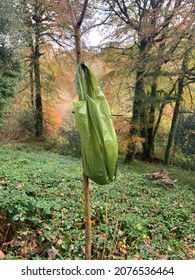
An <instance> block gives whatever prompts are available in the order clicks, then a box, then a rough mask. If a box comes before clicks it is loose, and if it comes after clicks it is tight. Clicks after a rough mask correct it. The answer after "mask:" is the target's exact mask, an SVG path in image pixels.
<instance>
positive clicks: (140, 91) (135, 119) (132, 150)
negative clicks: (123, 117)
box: [125, 39, 147, 163]
mask: <svg viewBox="0 0 195 280" xmlns="http://www.w3.org/2000/svg"><path fill="white" fill-rule="evenodd" d="M146 46H147V42H146V41H145V40H144V39H143V40H142V41H141V42H140V47H139V53H140V57H141V59H140V62H138V64H139V63H140V64H141V66H139V69H138V71H137V74H136V82H135V92H134V101H133V113H132V118H131V128H130V131H129V138H130V139H132V141H131V142H130V143H129V145H128V149H127V154H126V156H125V162H126V163H128V162H131V161H132V160H133V158H134V156H135V154H136V143H135V140H134V139H133V137H134V136H136V135H138V134H139V128H140V116H141V113H142V112H143V110H144V108H142V102H143V99H144V98H145V92H144V75H145V49H146Z"/></svg>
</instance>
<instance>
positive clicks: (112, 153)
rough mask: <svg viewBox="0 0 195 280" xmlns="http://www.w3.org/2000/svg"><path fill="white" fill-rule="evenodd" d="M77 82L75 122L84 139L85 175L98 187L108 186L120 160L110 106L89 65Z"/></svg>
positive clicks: (80, 70)
mask: <svg viewBox="0 0 195 280" xmlns="http://www.w3.org/2000/svg"><path fill="white" fill-rule="evenodd" d="M76 82H77V89H78V93H79V99H80V101H79V102H75V103H74V108H75V121H76V127H77V129H78V132H79V135H80V138H81V144H82V152H83V165H84V173H85V175H86V176H87V177H89V178H90V179H92V180H93V181H94V182H96V183H97V184H100V185H104V184H108V183H110V182H111V181H113V180H114V178H115V177H116V164H117V158H118V142H117V137H116V133H115V130H114V126H113V123H112V119H111V114H110V109H109V105H108V102H107V100H106V98H105V96H104V94H103V92H102V91H101V89H100V87H99V84H98V81H97V79H96V77H95V76H94V74H93V73H92V72H91V71H90V70H89V68H88V67H87V66H86V65H85V64H79V66H78V69H77V72H76Z"/></svg>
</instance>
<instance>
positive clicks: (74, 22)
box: [66, 0, 91, 260]
mask: <svg viewBox="0 0 195 280" xmlns="http://www.w3.org/2000/svg"><path fill="white" fill-rule="evenodd" d="M88 2H89V0H85V1H84V4H83V9H82V11H81V14H80V18H79V20H78V21H77V17H76V14H75V13H74V10H73V8H72V6H71V3H70V1H69V0H66V3H67V6H68V9H69V11H70V15H71V20H72V25H73V28H74V37H75V50H76V62H77V65H78V64H80V63H81V30H80V28H81V25H82V22H83V19H84V16H85V13H86V9H87V5H88ZM82 177H83V189H84V193H83V196H84V215H85V217H84V220H85V258H86V260H90V259H91V213H90V192H89V179H88V177H87V176H86V175H85V173H84V165H83V163H82Z"/></svg>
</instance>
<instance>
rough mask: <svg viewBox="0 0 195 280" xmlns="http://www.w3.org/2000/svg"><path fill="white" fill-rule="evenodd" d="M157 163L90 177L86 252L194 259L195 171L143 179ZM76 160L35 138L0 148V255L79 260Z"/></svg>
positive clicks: (80, 204)
mask: <svg viewBox="0 0 195 280" xmlns="http://www.w3.org/2000/svg"><path fill="white" fill-rule="evenodd" d="M160 168H162V166H160V165H157V164H156V165H155V164H149V163H148V164H145V163H143V162H139V161H135V162H134V163H132V164H130V165H124V164H122V163H120V164H119V170H118V177H117V180H116V181H114V182H113V183H111V184H109V185H106V186H99V185H96V184H95V183H93V182H91V185H90V192H91V222H92V259H194V258H195V203H194V202H195V200H194V194H195V184H194V183H193V182H194V180H195V176H194V174H193V173H192V172H190V171H184V170H182V169H179V168H176V167H169V168H168V172H169V176H170V178H173V179H178V182H177V183H175V185H173V186H166V185H163V184H161V183H160V182H157V181H149V180H147V179H146V178H145V177H144V174H145V173H149V172H154V171H159V169H160ZM83 216H84V210H83V187H82V181H81V160H80V159H78V158H73V157H70V156H62V155H59V154H57V153H52V152H50V151H46V150H44V149H43V148H42V147H41V145H39V146H37V145H36V146H34V145H32V144H28V145H27V144H16V145H7V146H3V147H2V148H0V225H1V227H0V251H2V252H3V253H4V255H5V259H84V258H85V228H84V219H83Z"/></svg>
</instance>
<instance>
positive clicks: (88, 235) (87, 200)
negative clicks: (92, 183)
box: [82, 168, 91, 260]
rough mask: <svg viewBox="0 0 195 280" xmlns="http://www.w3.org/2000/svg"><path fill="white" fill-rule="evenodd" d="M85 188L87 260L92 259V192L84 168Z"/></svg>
mask: <svg viewBox="0 0 195 280" xmlns="http://www.w3.org/2000/svg"><path fill="white" fill-rule="evenodd" d="M82 173H83V188H84V212H85V258H86V260H90V259H91V213H90V191H89V179H88V177H87V176H86V175H85V174H84V168H83V172H82Z"/></svg>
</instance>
